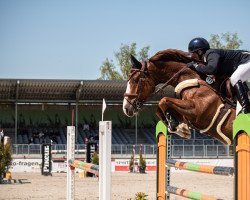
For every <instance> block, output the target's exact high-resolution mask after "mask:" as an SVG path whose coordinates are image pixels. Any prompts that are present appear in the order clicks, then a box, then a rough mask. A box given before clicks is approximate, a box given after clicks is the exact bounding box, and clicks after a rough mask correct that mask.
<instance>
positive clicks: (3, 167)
mask: <svg viewBox="0 0 250 200" xmlns="http://www.w3.org/2000/svg"><path fill="white" fill-rule="evenodd" d="M11 155H12V151H11V144H6V145H4V144H3V143H1V142H0V183H1V182H2V178H3V175H4V174H5V172H7V171H8V170H9V168H10V165H11V162H12V156H11Z"/></svg>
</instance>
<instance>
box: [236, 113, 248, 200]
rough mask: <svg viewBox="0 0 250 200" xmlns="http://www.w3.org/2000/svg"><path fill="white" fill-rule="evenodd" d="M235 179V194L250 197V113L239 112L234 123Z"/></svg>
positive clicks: (239, 196) (245, 198)
mask: <svg viewBox="0 0 250 200" xmlns="http://www.w3.org/2000/svg"><path fill="white" fill-rule="evenodd" d="M233 138H234V151H235V152H234V154H235V156H234V165H235V173H236V175H235V181H234V188H235V189H234V196H235V199H238V200H249V199H250V114H239V115H238V116H237V117H236V119H235V120H234V123H233Z"/></svg>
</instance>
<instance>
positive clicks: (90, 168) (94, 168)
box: [69, 160, 99, 176]
mask: <svg viewBox="0 0 250 200" xmlns="http://www.w3.org/2000/svg"><path fill="white" fill-rule="evenodd" d="M69 165H70V166H71V167H74V168H78V169H83V170H85V171H87V172H90V173H92V174H95V175H97V176H98V175H99V166H98V165H95V164H92V163H86V162H82V161H80V160H69Z"/></svg>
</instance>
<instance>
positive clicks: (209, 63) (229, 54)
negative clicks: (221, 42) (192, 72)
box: [196, 49, 250, 76]
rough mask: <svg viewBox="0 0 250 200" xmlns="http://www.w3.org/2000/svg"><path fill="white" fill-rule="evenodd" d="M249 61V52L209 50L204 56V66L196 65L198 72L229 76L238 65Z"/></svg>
mask: <svg viewBox="0 0 250 200" xmlns="http://www.w3.org/2000/svg"><path fill="white" fill-rule="evenodd" d="M249 60H250V52H248V51H242V50H227V49H209V50H207V51H206V53H205V55H204V64H198V66H197V67H196V70H197V71H198V72H201V73H204V74H209V75H215V74H221V75H228V76H231V75H232V74H233V72H234V71H235V70H236V69H237V68H238V66H239V65H240V64H243V63H245V62H247V61H249Z"/></svg>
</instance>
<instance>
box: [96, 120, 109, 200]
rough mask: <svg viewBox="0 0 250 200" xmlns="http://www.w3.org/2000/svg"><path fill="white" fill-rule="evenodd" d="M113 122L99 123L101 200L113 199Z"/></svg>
mask: <svg viewBox="0 0 250 200" xmlns="http://www.w3.org/2000/svg"><path fill="white" fill-rule="evenodd" d="M111 130H112V123H111V121H100V122H99V200H110V199H111V187H110V186H111Z"/></svg>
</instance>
